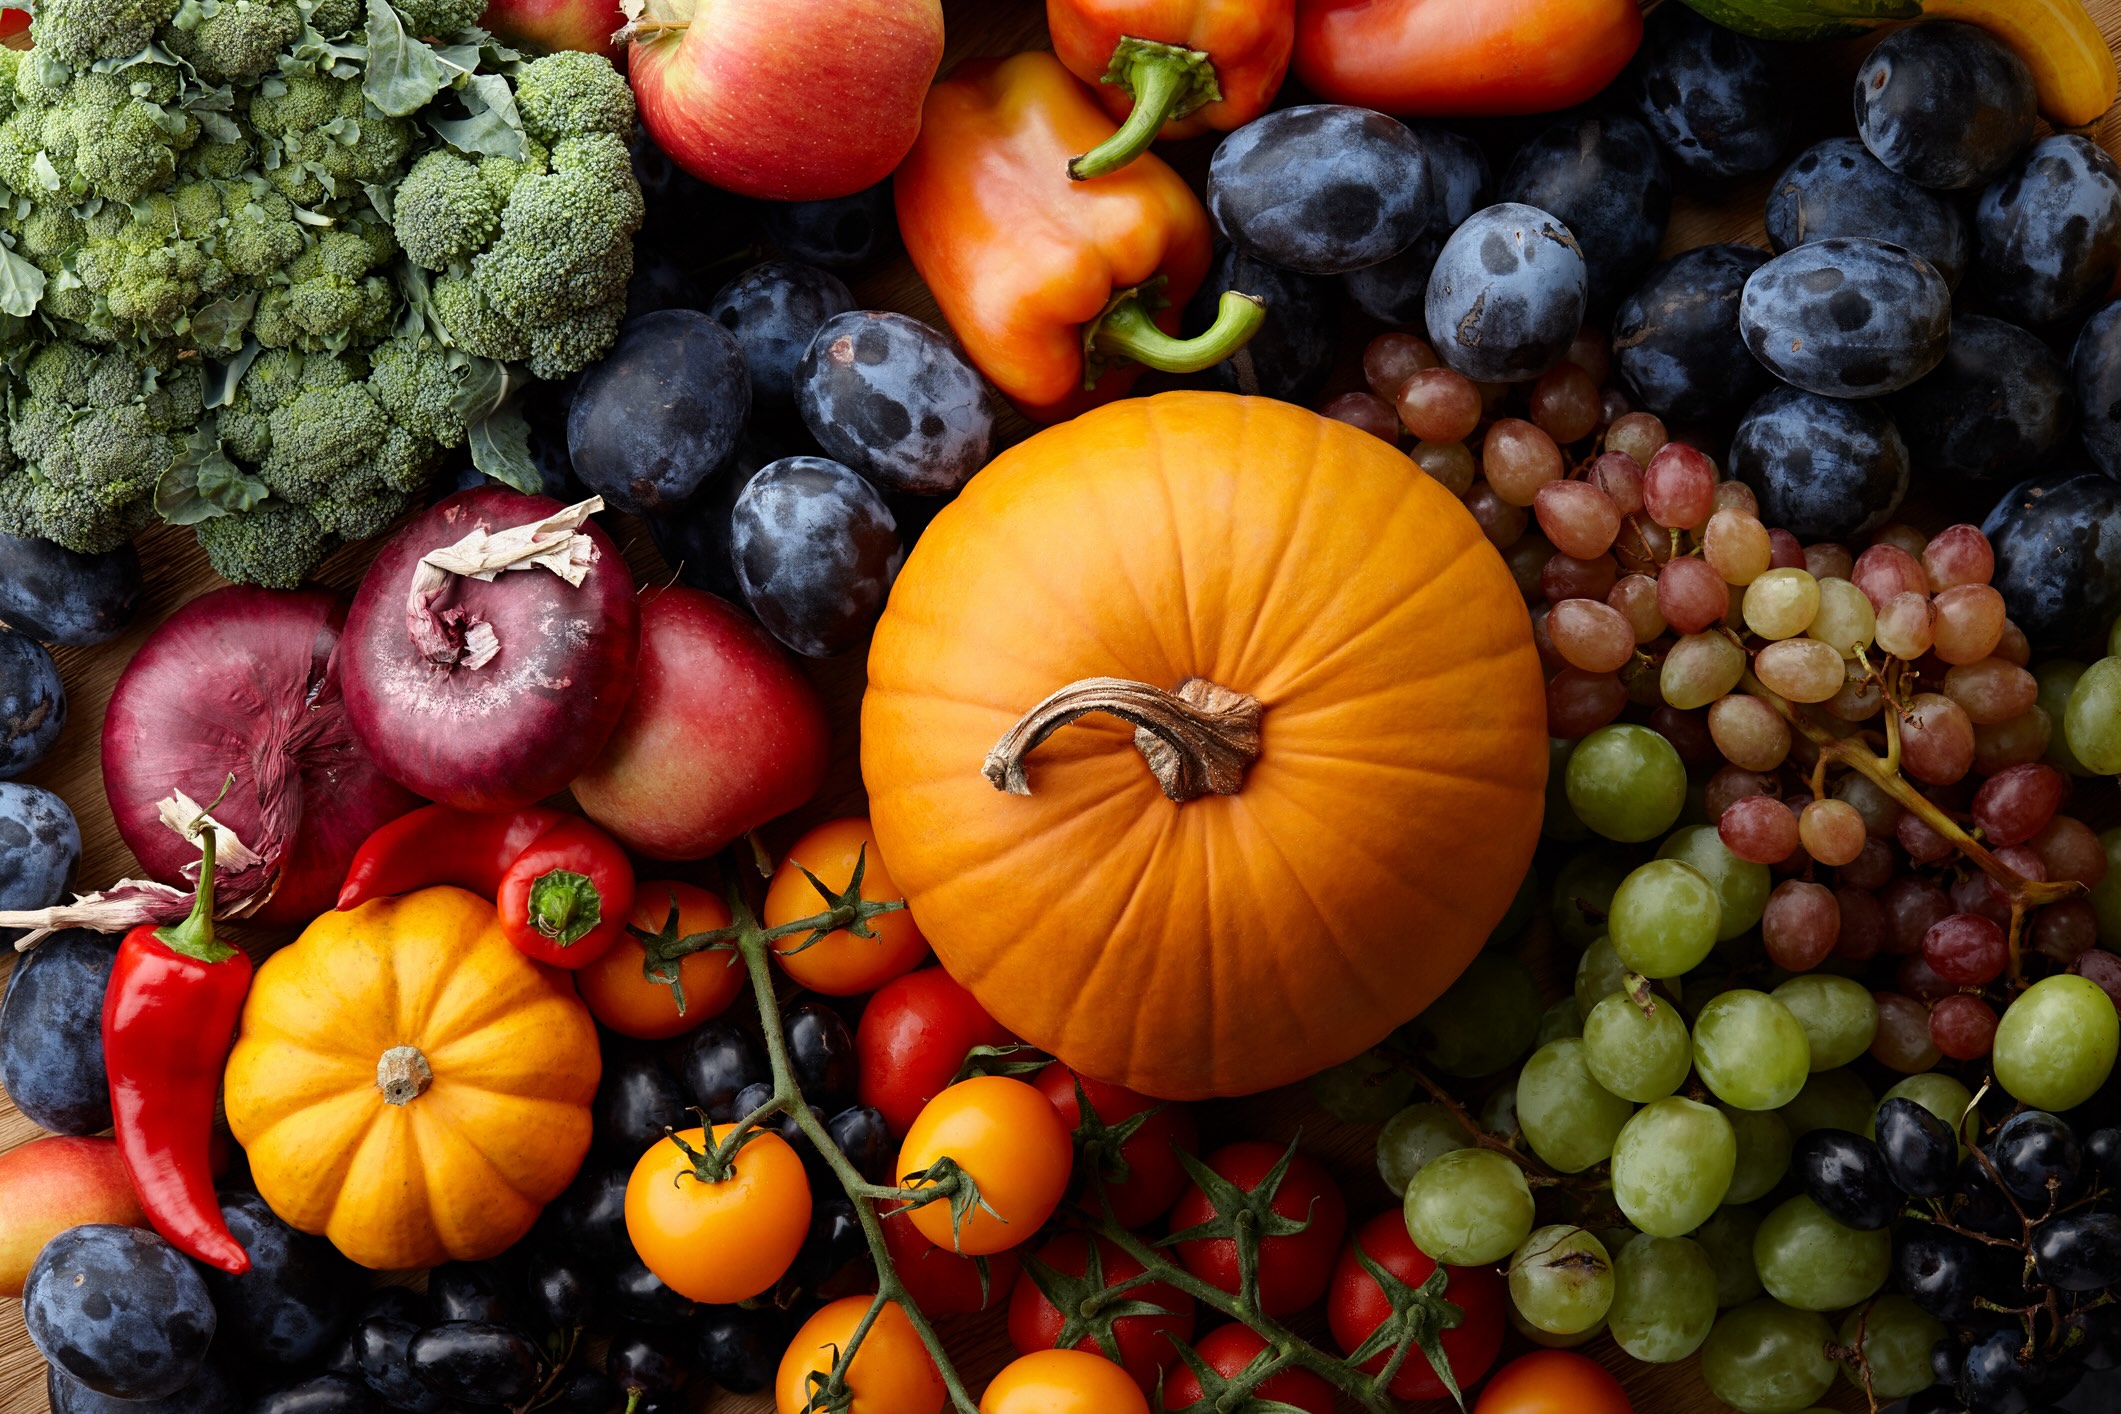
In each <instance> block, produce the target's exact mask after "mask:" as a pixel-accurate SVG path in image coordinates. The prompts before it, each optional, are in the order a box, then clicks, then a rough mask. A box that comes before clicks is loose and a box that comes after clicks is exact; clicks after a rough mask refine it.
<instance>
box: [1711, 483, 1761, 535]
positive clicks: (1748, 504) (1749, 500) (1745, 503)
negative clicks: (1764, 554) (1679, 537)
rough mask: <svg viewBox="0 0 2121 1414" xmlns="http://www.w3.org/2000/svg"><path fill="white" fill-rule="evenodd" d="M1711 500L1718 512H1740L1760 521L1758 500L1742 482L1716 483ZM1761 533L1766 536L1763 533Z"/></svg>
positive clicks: (1712, 517)
mask: <svg viewBox="0 0 2121 1414" xmlns="http://www.w3.org/2000/svg"><path fill="white" fill-rule="evenodd" d="M1712 500H1713V502H1714V504H1715V507H1716V509H1717V510H1719V511H1740V512H1743V513H1744V514H1746V515H1749V516H1751V517H1752V518H1753V519H1754V520H1758V519H1760V498H1759V497H1758V496H1755V495H1754V494H1753V488H1752V487H1750V486H1748V485H1746V484H1745V483H1744V482H1743V481H1719V482H1717V483H1716V494H1715V496H1714V497H1713V498H1712ZM1715 518H1716V517H1715V516H1714V515H1711V516H1710V517H1709V519H1710V520H1714V519H1715ZM1761 533H1762V534H1766V532H1765V531H1762V532H1761Z"/></svg>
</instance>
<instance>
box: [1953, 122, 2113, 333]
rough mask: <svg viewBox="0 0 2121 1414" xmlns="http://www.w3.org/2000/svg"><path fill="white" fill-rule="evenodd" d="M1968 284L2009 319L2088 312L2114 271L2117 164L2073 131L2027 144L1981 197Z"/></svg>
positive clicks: (2043, 319) (2041, 320)
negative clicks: (1972, 280) (1975, 253)
mask: <svg viewBox="0 0 2121 1414" xmlns="http://www.w3.org/2000/svg"><path fill="white" fill-rule="evenodd" d="M1974 231H1975V234H1976V237H1977V238H1978V240H1979V242H1980V246H1979V250H1980V254H1979V256H1978V258H1977V260H1976V262H1975V266H1974V274H1975V283H1976V284H1977V285H1978V286H1979V287H1980V288H1981V290H1982V292H1983V293H1984V294H1986V295H1987V296H1988V297H1989V298H1990V299H1991V300H1993V301H1994V302H1995V303H1996V305H1997V306H1998V312H1999V313H2001V314H2004V315H2006V316H2008V317H2009V318H2011V319H2012V320H2013V321H2014V322H2016V323H2020V324H2029V325H2035V326H2038V325H2043V324H2060V323H2063V322H2066V321H2068V320H2071V319H2078V318H2082V317H2083V316H2084V315H2086V314H2088V313H2090V312H2091V310H2092V308H2093V307H2094V306H2095V305H2097V304H2098V303H2099V302H2100V300H2102V299H2104V298H2105V297H2106V292H2107V291H2108V290H2109V289H2111V288H2112V287H2113V283H2114V276H2115V274H2116V272H2121V167H2116V166H2115V165H2114V159H2113V158H2111V157H2109V156H2108V155H2107V154H2106V151H2105V150H2104V149H2103V148H2101V147H2098V146H2097V145H2095V144H2093V143H2091V142H2088V141H2086V140H2085V139H2083V138H2081V137H2078V136H2076V135H2075V134H2074V133H2066V134H2061V135H2058V136H2055V137H2045V138H2042V139H2040V141H2038V142H2036V143H2034V144H2033V145H2032V147H2031V148H2030V149H2028V150H2027V151H2026V153H2025V155H2024V156H2023V157H2022V158H2020V159H2019V161H2018V162H2017V163H2016V165H2014V166H2013V167H2012V168H2011V169H2010V170H2009V171H2007V172H2005V173H2004V174H2003V175H2002V176H2001V177H1999V178H1997V179H1996V181H1995V182H1993V183H1992V184H1990V186H1989V187H1988V188H1987V189H1986V190H1985V191H1983V192H1982V193H1981V200H1980V203H1979V204H1978V205H1977V206H1976V207H1975V208H1974Z"/></svg>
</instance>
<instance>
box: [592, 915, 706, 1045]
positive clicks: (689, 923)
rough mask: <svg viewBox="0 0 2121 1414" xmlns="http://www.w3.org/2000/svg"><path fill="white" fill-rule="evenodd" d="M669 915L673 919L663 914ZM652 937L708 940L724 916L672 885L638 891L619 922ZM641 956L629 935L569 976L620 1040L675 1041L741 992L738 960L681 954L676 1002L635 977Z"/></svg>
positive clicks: (644, 956)
mask: <svg viewBox="0 0 2121 1414" xmlns="http://www.w3.org/2000/svg"><path fill="white" fill-rule="evenodd" d="M673 907H675V908H676V909H677V919H676V921H675V922H673V921H672V920H671V917H670V911H671V909H672V908H673ZM627 921H628V922H630V923H631V924H632V925H633V926H634V927H636V928H638V929H640V930H641V931H642V932H644V933H647V934H649V935H650V936H654V935H656V934H658V933H664V932H669V931H674V932H675V935H676V936H677V937H680V938H682V937H686V936H688V935H690V934H693V933H711V932H713V931H714V930H715V929H717V928H726V927H728V926H729V909H728V906H727V905H725V904H724V903H723V902H722V901H721V899H719V898H717V897H716V896H715V895H713V894H711V893H708V892H707V891H706V890H705V889H702V888H698V887H696V886H694V885H692V884H681V883H678V882H676V881H675V880H669V879H655V880H650V881H648V882H646V883H642V884H639V885H637V886H636V887H635V889H634V894H633V916H632V917H631V918H630V919H628V920H627ZM647 961H648V950H647V949H646V948H644V947H643V946H641V940H640V939H639V938H636V937H634V936H633V935H632V934H631V933H622V934H620V935H619V940H618V941H617V942H615V943H613V944H612V945H611V947H610V949H609V950H608V951H606V952H605V954H604V955H603V956H602V957H600V958H598V959H597V960H596V961H595V962H592V963H590V964H589V965H588V966H587V967H584V968H582V969H581V970H579V971H577V972H576V973H575V974H574V985H575V990H577V991H579V992H580V993H581V994H582V1000H583V1001H584V1002H585V1003H587V1004H588V1006H589V1011H590V1014H591V1015H593V1016H594V1017H596V1019H597V1020H599V1021H601V1022H603V1023H604V1024H605V1025H606V1026H608V1027H610V1028H611V1029H612V1030H614V1031H616V1032H618V1033H619V1034H620V1035H621V1036H637V1037H639V1038H640V1039H641V1040H644V1041H660V1040H664V1039H666V1038H668V1037H671V1036H682V1035H684V1034H685V1033H686V1032H687V1031H690V1030H692V1029H693V1028H694V1027H695V1026H699V1025H701V1024H702V1023H704V1022H705V1021H707V1020H708V1019H709V1018H711V1017H716V1016H720V1015H721V1014H722V1013H723V1012H724V1011H726V1010H728V1008H729V1004H730V1003H731V1002H733V1001H735V1000H736V994H737V993H738V992H741V991H742V990H744V960H743V959H742V958H741V957H739V956H737V954H736V953H735V952H733V951H730V950H728V949H723V950H721V951H717V952H696V953H688V954H686V955H685V956H684V957H682V958H680V959H679V960H678V986H679V987H680V988H682V989H683V990H684V993H685V1009H684V1010H683V1011H679V1010H678V994H677V992H675V991H673V990H671V988H670V987H669V986H668V985H667V984H665V983H662V982H657V981H654V980H652V979H651V978H650V977H649V976H648V975H647V973H646V972H645V971H644V970H643V968H644V967H645V965H646V963H647Z"/></svg>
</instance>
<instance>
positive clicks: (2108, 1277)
mask: <svg viewBox="0 0 2121 1414" xmlns="http://www.w3.org/2000/svg"><path fill="white" fill-rule="evenodd" d="M2032 1250H2033V1262H2034V1264H2035V1265H2036V1266H2037V1267H2038V1268H2039V1272H2040V1279H2041V1280H2042V1281H2045V1282H2046V1283H2047V1284H2048V1285H2050V1286H2054V1287H2059V1288H2061V1289H2062V1290H2063V1291H2098V1290H2101V1289H2102V1288H2104V1287H2109V1286H2112V1285H2114V1283H2116V1282H2121V1216H2117V1215H2116V1214H2113V1213H2098V1212H2091V1213H2085V1212H2078V1213H2063V1214H2061V1215H2060V1216H2059V1217H2052V1218H2049V1219H2048V1220H2047V1221H2046V1222H2043V1223H2041V1224H2040V1226H2039V1227H2038V1228H2036V1229H2035V1230H2034V1232H2033V1249H2032Z"/></svg>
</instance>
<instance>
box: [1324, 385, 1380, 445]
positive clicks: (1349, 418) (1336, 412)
mask: <svg viewBox="0 0 2121 1414" xmlns="http://www.w3.org/2000/svg"><path fill="white" fill-rule="evenodd" d="M1319 412H1320V414H1321V415H1323V416H1326V417H1330V418H1332V419H1333V420H1334V421H1335V422H1345V423H1347V424H1348V425H1349V426H1350V427H1359V428H1361V429H1362V430H1363V431H1365V432H1367V433H1369V434H1370V435H1371V436H1373V437H1381V438H1383V439H1384V440H1385V441H1387V442H1389V443H1391V444H1392V445H1393V446H1395V447H1396V446H1398V445H1399V418H1398V416H1397V415H1396V414H1394V413H1393V411H1392V405H1391V404H1390V403H1388V402H1386V401H1385V400H1384V399H1383V398H1380V397H1378V396H1377V395H1376V394H1375V393H1342V394H1341V395H1340V396H1339V397H1337V398H1335V399H1334V400H1333V401H1332V402H1330V403H1327V404H1326V405H1325V406H1324V407H1322V408H1320V409H1319Z"/></svg>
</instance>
